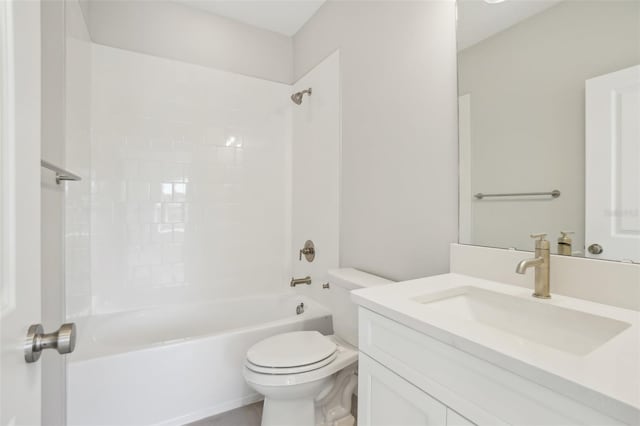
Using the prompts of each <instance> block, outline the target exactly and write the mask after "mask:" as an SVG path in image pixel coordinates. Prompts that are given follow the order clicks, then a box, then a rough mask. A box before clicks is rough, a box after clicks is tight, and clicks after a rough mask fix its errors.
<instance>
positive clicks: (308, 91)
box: [291, 87, 311, 105]
mask: <svg viewBox="0 0 640 426" xmlns="http://www.w3.org/2000/svg"><path fill="white" fill-rule="evenodd" d="M305 93H306V94H308V95H309V96H311V87H309V88H308V89H306V90H303V91H302V92H296V93H294V94H293V95H291V100H292V101H293V103H295V104H296V105H300V104H301V103H302V97H303V96H304V94H305Z"/></svg>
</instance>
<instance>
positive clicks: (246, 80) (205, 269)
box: [90, 45, 293, 314]
mask: <svg viewBox="0 0 640 426" xmlns="http://www.w3.org/2000/svg"><path fill="white" fill-rule="evenodd" d="M91 67H92V70H91V73H92V95H91V122H92V137H91V140H92V145H91V167H92V176H91V185H92V188H91V202H92V206H91V271H92V272H91V302H90V303H91V313H93V314H96V313H103V312H114V311H121V310H128V309H135V308H138V307H142V306H148V305H158V304H165V303H180V302H193V301H199V300H203V299H212V298H231V297H238V296H242V295H246V294H247V293H252V294H256V293H266V292H270V293H272V292H276V291H286V290H287V288H288V282H287V279H288V277H287V272H286V271H287V270H288V268H287V267H286V264H285V258H286V253H288V252H289V251H290V249H289V245H290V242H289V241H290V240H289V239H290V235H291V234H290V213H289V211H290V207H289V206H290V200H289V198H290V196H289V188H290V183H289V179H290V170H289V167H290V166H289V164H290V163H289V158H288V157H289V155H290V139H291V137H290V129H291V125H290V114H291V105H293V104H291V102H290V100H289V95H290V86H287V85H284V84H278V83H273V82H269V81H265V80H260V79H256V78H250V77H245V76H241V75H238V74H232V73H227V72H221V71H217V70H213V69H209V68H204V67H200V66H196V65H191V64H186V63H182V62H178V61H172V60H167V59H162V58H158V57H153V56H148V55H143V54H139V53H134V52H130V51H124V50H119V49H114V48H110V47H105V46H101V45H94V46H93V58H92V64H91Z"/></svg>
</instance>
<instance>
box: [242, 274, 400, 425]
mask: <svg viewBox="0 0 640 426" xmlns="http://www.w3.org/2000/svg"><path fill="white" fill-rule="evenodd" d="M329 282H330V286H331V287H330V288H331V292H332V293H331V309H332V314H333V323H334V331H335V334H334V335H331V336H323V335H322V334H320V333H318V332H317V331H297V332H292V333H284V334H279V335H276V336H272V337H269V338H267V339H265V340H262V341H261V342H258V343H257V344H255V345H254V346H252V347H251V348H250V349H249V351H248V352H247V357H246V361H245V367H244V377H245V380H246V381H247V383H248V384H249V386H251V387H252V388H253V389H255V390H256V391H257V392H259V393H261V394H262V395H264V408H263V411H262V426H289V425H291V426H353V425H354V424H355V418H354V417H353V416H352V415H351V397H352V395H353V393H354V390H355V388H356V386H357V382H358V381H357V375H356V373H357V361H358V349H357V343H358V339H357V310H356V307H355V305H354V304H353V303H352V302H351V300H350V294H349V293H350V291H351V290H353V289H356V288H363V287H370V286H373V285H381V284H387V283H389V282H391V281H388V280H385V279H383V278H380V277H377V276H375V275H371V274H367V273H365V272H361V271H358V270H356V269H352V268H343V269H335V270H331V271H329Z"/></svg>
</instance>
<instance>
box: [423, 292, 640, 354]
mask: <svg viewBox="0 0 640 426" xmlns="http://www.w3.org/2000/svg"><path fill="white" fill-rule="evenodd" d="M412 300H413V301H414V302H418V303H421V304H424V305H425V306H426V307H428V308H430V309H434V310H438V311H441V312H442V313H444V314H446V315H450V316H454V317H456V318H458V319H462V320H467V321H472V322H476V323H480V324H482V325H485V326H488V327H491V328H494V329H497V330H499V331H502V332H505V333H509V334H511V335H513V336H516V337H519V338H521V339H524V340H528V341H531V342H535V343H539V344H543V345H546V346H549V347H552V348H555V349H558V350H561V351H564V352H569V353H572V354H575V355H586V354H588V353H590V352H592V351H593V350H595V349H597V348H598V347H600V346H602V345H603V344H604V343H606V342H607V341H609V340H610V339H612V338H613V337H615V336H616V335H617V334H619V333H620V332H622V331H623V330H624V329H626V328H627V327H629V326H630V324H629V323H626V322H623V321H618V320H615V319H611V318H606V317H602V316H597V315H592V314H588V313H585V312H580V311H577V310H573V309H567V308H562V307H559V306H555V305H552V304H549V303H548V302H546V301H534V300H527V299H525V298H522V297H517V296H511V295H508V294H503V293H498V292H494V291H490V290H485V289H482V288H478V287H473V286H463V287H456V288H453V289H450V290H445V291H441V292H437V293H432V294H429V295H425V296H418V297H414V298H412Z"/></svg>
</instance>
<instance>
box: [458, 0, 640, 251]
mask: <svg viewBox="0 0 640 426" xmlns="http://www.w3.org/2000/svg"><path fill="white" fill-rule="evenodd" d="M458 79H459V82H458V84H459V88H458V89H459V90H458V93H459V143H460V242H461V243H465V244H474V245H482V246H491V247H502V248H516V249H520V250H532V249H533V244H534V243H533V240H531V239H530V237H529V235H530V234H536V233H546V234H547V239H548V240H549V241H551V247H552V252H554V253H558V252H559V253H560V254H567V255H573V256H588V257H593V258H599V259H611V260H621V261H633V262H640V171H639V169H640V2H638V1H636V0H620V1H617V0H599V1H575V0H560V1H558V0H549V1H546V0H504V1H501V2H498V1H496V0H459V1H458Z"/></svg>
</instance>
